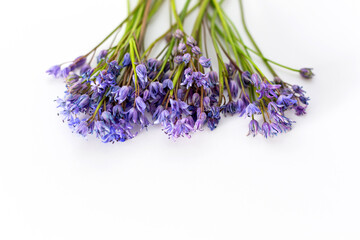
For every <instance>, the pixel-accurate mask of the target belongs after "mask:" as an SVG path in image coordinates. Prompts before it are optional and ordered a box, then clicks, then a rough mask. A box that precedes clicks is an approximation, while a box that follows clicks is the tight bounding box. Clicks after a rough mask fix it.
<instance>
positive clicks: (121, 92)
mask: <svg viewBox="0 0 360 240" xmlns="http://www.w3.org/2000/svg"><path fill="white" fill-rule="evenodd" d="M129 92H130V87H128V86H122V87H121V88H120V87H117V88H115V89H114V91H113V92H112V93H113V94H114V99H115V100H116V101H117V102H118V103H119V104H120V103H122V102H124V101H125V100H126V98H127V97H128V95H129Z"/></svg>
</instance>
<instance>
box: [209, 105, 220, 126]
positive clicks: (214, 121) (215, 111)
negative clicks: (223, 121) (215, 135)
mask: <svg viewBox="0 0 360 240" xmlns="http://www.w3.org/2000/svg"><path fill="white" fill-rule="evenodd" d="M207 117H208V121H207V123H208V127H209V128H210V130H211V131H212V130H214V129H215V128H216V127H217V125H218V124H219V121H220V118H221V117H220V108H219V107H211V109H210V111H209V112H208V113H207Z"/></svg>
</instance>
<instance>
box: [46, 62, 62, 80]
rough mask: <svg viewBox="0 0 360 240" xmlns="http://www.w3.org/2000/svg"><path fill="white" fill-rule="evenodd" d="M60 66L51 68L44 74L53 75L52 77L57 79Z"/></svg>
mask: <svg viewBox="0 0 360 240" xmlns="http://www.w3.org/2000/svg"><path fill="white" fill-rule="evenodd" d="M60 70H61V68H60V65H55V66H52V67H51V68H49V69H48V70H47V71H46V73H48V74H49V75H53V76H54V77H56V78H57V77H59V75H60Z"/></svg>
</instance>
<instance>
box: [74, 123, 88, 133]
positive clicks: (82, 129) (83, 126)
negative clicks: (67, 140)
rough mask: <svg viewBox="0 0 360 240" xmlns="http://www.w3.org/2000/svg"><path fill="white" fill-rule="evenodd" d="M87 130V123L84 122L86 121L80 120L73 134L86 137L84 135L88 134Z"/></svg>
mask: <svg viewBox="0 0 360 240" xmlns="http://www.w3.org/2000/svg"><path fill="white" fill-rule="evenodd" d="M88 131H89V128H88V123H87V122H86V120H82V121H81V122H80V123H79V124H78V125H77V126H76V128H75V132H76V133H78V134H80V135H81V136H83V137H86V135H87V134H88Z"/></svg>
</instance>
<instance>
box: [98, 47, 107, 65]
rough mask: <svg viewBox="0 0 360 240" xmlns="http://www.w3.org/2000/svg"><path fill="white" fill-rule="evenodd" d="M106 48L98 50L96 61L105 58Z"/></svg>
mask: <svg viewBox="0 0 360 240" xmlns="http://www.w3.org/2000/svg"><path fill="white" fill-rule="evenodd" d="M107 53H108V52H107V50H105V49H104V50H101V51H100V52H99V55H98V56H97V63H99V62H100V61H101V60H103V59H105V58H106V55H107Z"/></svg>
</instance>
